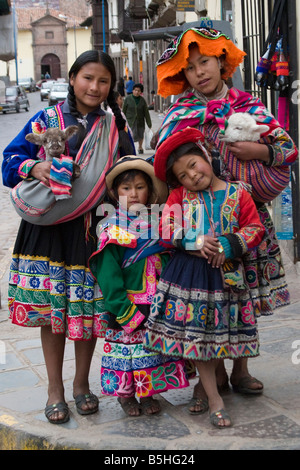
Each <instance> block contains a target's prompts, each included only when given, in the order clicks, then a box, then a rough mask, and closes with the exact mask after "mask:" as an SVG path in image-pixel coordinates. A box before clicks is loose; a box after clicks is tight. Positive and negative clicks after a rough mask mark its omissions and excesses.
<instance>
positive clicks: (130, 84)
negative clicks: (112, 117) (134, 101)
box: [125, 77, 134, 95]
mask: <svg viewBox="0 0 300 470" xmlns="http://www.w3.org/2000/svg"><path fill="white" fill-rule="evenodd" d="M133 86H134V81H133V80H132V77H129V78H128V81H127V82H126V85H125V89H126V94H127V95H131V94H132V91H133Z"/></svg>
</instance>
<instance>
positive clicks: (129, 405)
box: [118, 397, 141, 418]
mask: <svg viewBox="0 0 300 470" xmlns="http://www.w3.org/2000/svg"><path fill="white" fill-rule="evenodd" d="M118 402H119V403H120V405H121V407H122V410H123V411H124V413H126V414H127V416H130V417H131V418H137V417H138V416H141V405H140V403H139V402H138V401H137V399H136V398H135V397H127V398H126V401H123V402H122V400H121V397H118ZM134 409H138V410H139V414H138V415H133V414H131V413H130V411H131V410H134Z"/></svg>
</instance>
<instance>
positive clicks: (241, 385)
mask: <svg viewBox="0 0 300 470" xmlns="http://www.w3.org/2000/svg"><path fill="white" fill-rule="evenodd" d="M254 383H257V384H259V385H261V388H251V387H250V385H251V384H254ZM231 385H232V389H233V391H234V392H236V393H243V394H245V395H260V394H261V393H263V389H264V386H263V383H262V382H261V381H260V380H257V379H256V378H255V377H249V376H246V377H242V378H241V379H240V380H239V382H238V384H237V385H234V384H231Z"/></svg>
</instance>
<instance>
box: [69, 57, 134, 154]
mask: <svg viewBox="0 0 300 470" xmlns="http://www.w3.org/2000/svg"><path fill="white" fill-rule="evenodd" d="M89 62H95V63H99V64H102V65H103V66H104V67H106V68H107V70H108V71H109V73H110V75H111V86H110V91H109V94H108V97H107V102H108V104H109V106H110V107H111V109H112V112H113V113H114V116H115V120H116V125H117V128H118V131H119V147H120V148H121V151H122V154H124V155H130V154H133V153H135V150H134V146H133V144H132V142H131V140H130V138H129V136H128V134H127V132H126V131H125V126H126V121H125V119H124V118H123V116H122V114H121V110H120V108H119V106H118V105H117V103H116V101H115V97H114V91H113V90H114V87H115V85H116V70H115V66H114V63H113V60H112V59H111V57H110V56H109V55H108V54H106V52H103V51H95V50H90V51H86V52H83V53H82V54H80V56H79V57H77V59H76V60H75V62H74V64H73V65H72V67H71V69H70V71H69V79H70V78H71V77H72V76H73V77H75V76H76V75H77V73H78V72H79V70H80V69H81V68H82V67H83V66H84V65H86V64H87V63H89ZM68 102H69V107H70V112H71V114H72V115H73V116H75V117H76V119H77V120H79V124H78V127H79V130H78V133H77V145H76V146H77V147H78V146H79V147H80V145H81V143H82V142H83V140H84V138H85V136H86V129H85V127H84V125H83V124H82V123H81V122H80V121H81V120H84V117H83V116H82V114H81V113H80V112H79V111H78V110H77V107H76V97H75V93H74V88H73V86H72V85H70V83H69V93H68ZM79 147H78V148H79Z"/></svg>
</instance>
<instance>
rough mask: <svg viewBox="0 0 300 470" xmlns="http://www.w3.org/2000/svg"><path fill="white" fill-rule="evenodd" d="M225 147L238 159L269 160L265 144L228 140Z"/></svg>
mask: <svg viewBox="0 0 300 470" xmlns="http://www.w3.org/2000/svg"><path fill="white" fill-rule="evenodd" d="M227 148H228V150H229V151H230V152H232V153H233V154H234V155H235V156H236V157H237V158H238V159H239V160H244V161H247V160H262V161H264V162H267V163H268V162H269V159H270V155H269V149H268V147H267V145H265V144H260V143H257V142H230V143H228V144H227Z"/></svg>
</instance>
